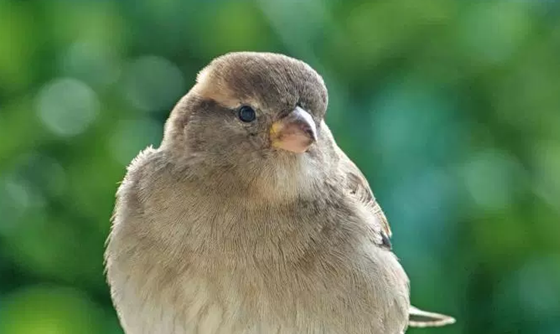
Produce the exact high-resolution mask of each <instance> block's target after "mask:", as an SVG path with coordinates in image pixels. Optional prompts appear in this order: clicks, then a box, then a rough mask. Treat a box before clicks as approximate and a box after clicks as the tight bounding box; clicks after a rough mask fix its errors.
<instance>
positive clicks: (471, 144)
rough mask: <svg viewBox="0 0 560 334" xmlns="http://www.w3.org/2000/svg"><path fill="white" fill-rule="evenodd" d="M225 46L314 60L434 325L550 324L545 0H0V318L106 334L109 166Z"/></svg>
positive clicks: (554, 40)
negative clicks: (439, 318)
mask: <svg viewBox="0 0 560 334" xmlns="http://www.w3.org/2000/svg"><path fill="white" fill-rule="evenodd" d="M233 50H256V51H273V52H282V53H286V54H288V55H291V56H294V57H297V58H301V59H303V60H305V61H307V62H308V63H310V64H311V65H312V66H314V67H315V68H317V69H318V70H319V71H320V72H321V73H322V74H323V75H324V77H325V81H326V83H327V86H328V88H329V92H330V107H329V112H328V117H327V121H328V123H329V124H330V126H331V128H332V129H333V131H334V133H335V135H336V137H337V139H338V142H339V144H340V145H341V146H342V148H343V149H345V150H346V152H348V154H349V155H350V156H351V157H352V158H353V159H354V160H355V161H356V162H357V164H358V165H359V166H360V167H361V168H362V169H363V171H364V173H365V174H366V175H367V176H368V177H369V179H370V182H371V183H372V186H373V188H374V191H375V192H376V194H377V197H378V199H379V201H380V202H381V204H382V205H383V207H384V208H385V211H386V212H387V214H388V217H389V220H390V221H391V223H392V226H393V230H394V234H395V237H394V240H393V243H394V245H395V251H396V253H397V254H398V255H399V257H400V258H401V260H402V262H403V264H404V266H405V268H406V269H407V272H408V273H409V275H410V277H411V280H412V298H413V300H414V302H415V304H417V306H419V307H422V308H429V309H431V310H434V311H440V312H446V313H450V314H452V315H454V316H456V317H457V318H458V323H457V324H456V325H454V326H451V327H448V328H444V329H438V330H437V332H438V333H441V334H445V333H492V334H494V333H543V334H546V333H551V334H552V333H558V332H560V316H559V314H560V299H559V298H558V296H560V242H559V240H560V224H559V218H560V214H559V211H560V202H559V201H558V199H559V198H560V181H559V180H560V175H559V171H560V61H559V59H560V56H559V55H560V5H559V4H558V2H557V1H553V0H549V1H544V0H543V1H538V0H533V1H530V0H524V1H523V0H502V1H498V0H493V1H459V0H455V1H447V0H424V1H417V0H391V1H366V0H363V1H335V0H322V1H321V0H309V1H295V0H287V1H280V0H255V1H218V0H213V1H193V0H190V1H186V0H185V1H171V0H138V1H85V0H82V1H62V0H54V1H49V2H46V1H39V0H30V1H15V0H14V1H6V0H0V333H1V334H4V333H6V334H24V333H25V334H27V333H36V334H47V333H49V334H50V333H57V334H58V333H61V334H65V333H120V332H121V331H120V329H119V326H118V320H117V318H116V314H115V312H114V310H113V308H112V306H111V303H110V299H109V294H108V288H107V286H106V284H105V282H104V278H103V265H102V258H103V246H104V240H105V238H106V236H107V233H108V231H109V226H110V223H109V218H110V216H111V210H112V206H113V201H114V193H115V190H116V188H117V183H118V182H119V181H120V180H121V178H122V176H123V175H124V172H125V167H126V164H127V163H128V162H129V161H130V160H131V159H132V158H133V157H134V156H135V155H136V154H137V153H138V151H139V150H141V149H142V148H144V147H146V146H147V145H150V144H153V145H155V146H157V145H158V144H159V141H160V140H161V135H162V124H163V121H164V120H165V118H166V116H167V115H168V113H169V111H170V109H171V108H172V107H173V105H174V103H175V102H176V101H177V100H178V99H179V98H180V97H181V95H182V94H184V93H185V92H186V91H187V90H188V89H189V87H190V86H191V85H192V84H193V82H194V79H195V75H196V73H197V71H198V70H199V69H200V68H202V66H204V65H205V64H206V63H207V62H208V61H209V60H211V59H212V58H213V57H215V56H217V55H220V54H222V53H225V52H228V51H233ZM410 332H413V333H422V332H427V331H426V330H424V331H423V330H411V331H410ZM430 332H431V331H430ZM435 332H436V331H435V330H434V333H435Z"/></svg>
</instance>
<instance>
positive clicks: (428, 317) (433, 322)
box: [408, 306, 455, 327]
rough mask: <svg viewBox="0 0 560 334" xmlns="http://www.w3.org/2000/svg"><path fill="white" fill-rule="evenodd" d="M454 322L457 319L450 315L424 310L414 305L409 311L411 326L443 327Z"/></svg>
mask: <svg viewBox="0 0 560 334" xmlns="http://www.w3.org/2000/svg"><path fill="white" fill-rule="evenodd" d="M453 323H455V319H454V318H452V317H450V316H447V315H443V314H439V313H432V312H426V311H422V310H420V309H418V308H416V307H414V306H410V309H409V311H408V325H409V326H410V327H441V326H445V325H451V324H453Z"/></svg>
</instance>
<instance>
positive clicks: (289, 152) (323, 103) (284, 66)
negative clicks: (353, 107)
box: [163, 52, 330, 175]
mask: <svg viewBox="0 0 560 334" xmlns="http://www.w3.org/2000/svg"><path fill="white" fill-rule="evenodd" d="M327 100H328V95H327V89H326V87H325V84H324V82H323V79H322V78H321V76H320V75H319V74H318V73H317V72H316V71H315V70H313V69H312V68H311V67H310V66H309V65H307V64H306V63H304V62H302V61H300V60H296V59H293V58H290V57H287V56H284V55H279V54H273V53H256V52H236V53H229V54H226V55H224V56H221V57H218V58H216V59H215V60H213V61H212V62H211V63H210V64H209V65H208V66H207V67H205V68H204V69H203V70H202V71H201V72H200V73H199V74H198V77H197V82H196V84H195V86H194V87H193V88H192V89H191V91H190V92H189V93H188V94H187V95H186V96H185V97H183V99H182V100H181V101H180V102H179V103H178V104H177V106H176V107H175V109H174V110H173V111H172V113H171V116H170V118H169V120H168V122H167V124H166V129H165V137H164V141H163V146H164V147H166V146H167V147H172V150H173V151H174V152H175V154H180V155H183V156H188V157H189V159H190V160H191V161H194V160H197V159H198V160H200V161H202V162H203V165H204V168H205V169H212V170H217V171H220V172H221V171H226V170H227V171H228V172H236V174H243V173H248V174H250V175H255V174H258V173H257V172H258V171H259V170H263V169H265V170H267V171H272V170H275V171H276V174H278V173H284V174H286V173H288V174H289V171H290V170H292V171H295V169H298V168H300V167H301V165H302V161H307V162H306V163H307V165H309V161H312V163H313V161H314V162H315V163H317V164H318V163H320V161H318V160H322V157H321V156H322V155H323V154H324V151H325V150H324V149H322V148H323V146H326V145H330V143H329V141H330V139H329V138H330V134H329V133H328V129H324V128H326V126H325V125H324V124H322V123H323V118H324V116H325V112H326V108H327ZM315 167H316V166H315ZM261 174H262V173H261Z"/></svg>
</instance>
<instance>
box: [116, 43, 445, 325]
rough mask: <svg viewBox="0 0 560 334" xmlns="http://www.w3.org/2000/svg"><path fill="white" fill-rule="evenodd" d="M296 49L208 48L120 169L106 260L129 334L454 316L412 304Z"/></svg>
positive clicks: (375, 210)
mask: <svg viewBox="0 0 560 334" xmlns="http://www.w3.org/2000/svg"><path fill="white" fill-rule="evenodd" d="M327 103H328V94H327V89H326V87H325V84H324V81H323V79H322V77H321V76H320V75H319V74H318V73H317V72H316V71H315V70H314V69H312V68H311V67H310V66H309V65H307V64H306V63H304V62H303V61H300V60H296V59H294V58H291V57H288V56H284V55H280V54H273V53H257V52H235V53H228V54H225V55H223V56H220V57H218V58H216V59H214V60H213V61H212V62H211V63H210V64H209V65H208V66H207V67H205V68H204V69H203V70H202V71H201V72H200V73H199V74H198V76H197V80H196V84H195V85H194V86H193V87H192V89H191V90H190V91H189V92H188V93H187V94H186V95H185V96H184V97H183V98H181V100H180V101H179V102H178V103H177V104H176V106H175V107H174V108H173V110H172V111H171V114H170V116H169V118H168V120H167V121H166V123H165V129H164V136H163V140H162V143H161V145H160V147H159V148H157V149H155V148H152V147H148V148H146V149H145V150H144V151H142V152H141V153H140V154H139V155H138V156H137V157H136V158H135V159H134V160H133V161H132V162H131V164H130V165H129V166H128V169H127V174H126V176H125V178H124V180H123V181H122V183H121V185H120V187H119V189H118V191H117V200H116V205H115V209H114V214H113V218H112V229H111V233H110V236H109V238H108V242H107V246H106V253H105V263H106V264H105V266H106V273H107V279H108V283H109V285H110V287H111V297H112V300H113V303H114V305H115V308H116V310H117V313H118V316H119V319H120V323H121V325H122V327H123V328H124V331H125V332H126V333H127V334H141V333H146V334H147V333H158V334H165V333H175V334H183V333H200V334H213V333H224V334H241V333H243V334H260V333H263V334H269V333H278V334H284V333H286V334H293V333H317V334H319V333H329V334H330V333H344V334H358V333H368V334H372V333H373V334H382V333H383V334H400V333H404V331H405V330H406V329H407V327H408V326H409V325H410V326H440V325H444V324H449V323H453V322H454V319H453V318H451V317H448V316H445V315H441V314H436V313H430V312H425V311H421V310H419V309H417V308H414V307H412V306H411V305H410V301H409V280H408V278H407V275H406V273H405V271H404V270H403V268H402V266H401V265H400V263H399V261H398V259H397V257H396V256H395V255H394V254H393V252H392V251H391V242H390V237H391V229H390V227H389V224H388V221H387V218H386V216H385V214H384V213H383V211H382V209H381V207H380V206H379V204H378V202H377V201H376V199H375V197H374V195H373V193H372V191H371V189H370V186H369V184H368V182H367V180H366V178H365V177H364V175H363V174H362V173H361V172H360V170H359V169H358V167H357V166H356V165H355V164H354V163H353V162H352V161H351V160H350V159H349V158H348V157H347V156H346V154H344V152H343V151H342V150H341V149H340V148H339V147H338V146H337V144H336V142H335V140H334V138H333V135H332V133H331V131H330V130H329V128H328V126H327V124H326V123H325V120H324V117H325V112H326V109H327Z"/></svg>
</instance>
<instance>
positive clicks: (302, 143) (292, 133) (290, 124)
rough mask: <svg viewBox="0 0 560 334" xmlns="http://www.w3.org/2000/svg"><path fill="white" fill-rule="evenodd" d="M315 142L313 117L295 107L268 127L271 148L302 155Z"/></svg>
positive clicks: (315, 129) (315, 132) (315, 130)
mask: <svg viewBox="0 0 560 334" xmlns="http://www.w3.org/2000/svg"><path fill="white" fill-rule="evenodd" d="M316 140H317V126H316V125H315V122H314V121H313V117H311V115H309V113H308V112H307V111H305V110H303V109H302V108H300V107H296V108H295V109H294V110H293V111H292V112H290V113H289V114H288V115H286V116H285V117H283V118H281V119H280V120H278V121H276V122H274V123H272V126H271V127H270V141H271V143H272V146H273V147H276V148H279V149H282V150H286V151H290V152H294V153H303V152H305V151H307V149H309V146H311V144H313V143H314V142H315V141H316Z"/></svg>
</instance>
